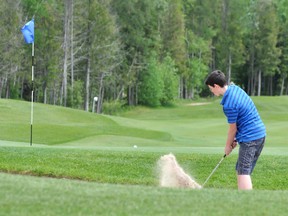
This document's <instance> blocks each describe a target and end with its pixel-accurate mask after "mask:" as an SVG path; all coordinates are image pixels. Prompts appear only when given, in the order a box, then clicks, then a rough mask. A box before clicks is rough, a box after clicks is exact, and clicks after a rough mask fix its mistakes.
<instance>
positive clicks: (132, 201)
mask: <svg viewBox="0 0 288 216" xmlns="http://www.w3.org/2000/svg"><path fill="white" fill-rule="evenodd" d="M0 188H1V190H0V197H1V199H0V206H1V215H13V216H23V215H29V216H34V215H35V216H46V215H69V216H74V215H77V216H78V215H85V216H86V215H109V216H110V215H117V216H118V215H165V216H166V215H169V216H170V215H171V216H174V215H177V216H178V215H179V216H182V215H183V216H184V215H221V216H222V215H253V216H254V215H255V216H258V215H259V216H262V215H285V214H286V213H287V197H288V192H287V191H265V190H264V191H258V190H257V191H256V190H255V191H250V192H238V191H237V190H223V189H221V190H220V189H204V190H199V191H197V190H184V189H182V190H180V189H177V190H176V189H163V188H157V187H152V186H139V185H138V186H131V185H130V186H126V185H115V184H99V183H93V182H83V181H74V180H73V181H71V180H67V179H51V178H36V177H31V176H18V175H10V174H1V173H0Z"/></svg>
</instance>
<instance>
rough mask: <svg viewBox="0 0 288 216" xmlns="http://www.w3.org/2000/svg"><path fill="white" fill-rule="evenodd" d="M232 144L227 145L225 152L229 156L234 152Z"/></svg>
mask: <svg viewBox="0 0 288 216" xmlns="http://www.w3.org/2000/svg"><path fill="white" fill-rule="evenodd" d="M232 150H233V149H232V145H226V146H225V154H226V155H227V156H228V155H229V154H230V153H231V152H232Z"/></svg>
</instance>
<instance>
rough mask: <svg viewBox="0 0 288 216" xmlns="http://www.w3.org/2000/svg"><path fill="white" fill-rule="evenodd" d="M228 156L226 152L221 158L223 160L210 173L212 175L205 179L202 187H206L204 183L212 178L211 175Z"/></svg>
mask: <svg viewBox="0 0 288 216" xmlns="http://www.w3.org/2000/svg"><path fill="white" fill-rule="evenodd" d="M225 157H226V154H225V155H224V156H223V157H222V158H221V160H220V161H219V163H218V164H217V165H216V167H215V168H214V169H213V170H212V172H211V173H210V175H209V176H208V178H207V179H206V180H205V182H204V183H203V185H202V187H204V185H205V184H206V183H207V182H208V180H209V179H210V178H211V176H212V175H213V174H214V172H215V171H216V170H217V168H218V167H219V166H220V164H221V163H222V161H223V160H224V158H225Z"/></svg>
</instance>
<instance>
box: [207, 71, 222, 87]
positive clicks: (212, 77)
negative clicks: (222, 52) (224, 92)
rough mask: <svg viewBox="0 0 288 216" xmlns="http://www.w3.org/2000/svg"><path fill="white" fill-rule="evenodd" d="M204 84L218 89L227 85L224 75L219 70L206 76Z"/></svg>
mask: <svg viewBox="0 0 288 216" xmlns="http://www.w3.org/2000/svg"><path fill="white" fill-rule="evenodd" d="M205 84H206V85H209V86H213V87H214V85H215V84H217V85H219V86H220V87H224V86H225V85H226V84H227V81H226V77H225V74H224V73H223V72H221V71H220V70H215V71H213V72H211V73H210V74H209V75H208V77H207V78H206V80H205Z"/></svg>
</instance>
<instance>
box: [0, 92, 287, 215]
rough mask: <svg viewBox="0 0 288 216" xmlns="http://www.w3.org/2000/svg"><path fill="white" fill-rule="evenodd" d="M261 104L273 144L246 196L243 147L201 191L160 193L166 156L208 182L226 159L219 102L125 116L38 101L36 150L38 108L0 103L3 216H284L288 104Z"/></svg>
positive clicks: (265, 100) (267, 100)
mask: <svg viewBox="0 0 288 216" xmlns="http://www.w3.org/2000/svg"><path fill="white" fill-rule="evenodd" d="M253 100H254V101H255V104H256V106H257V108H258V110H259V112H260V114H261V116H262V118H263V121H264V122H265V125H266V128H267V142H266V146H265V148H264V150H263V155H262V156H261V157H260V159H259V163H258V164H257V167H256V169H255V172H254V173H253V176H252V179H253V183H254V189H255V190H254V191H252V192H239V191H238V190H237V186H236V177H235V173H234V169H235V168H234V166H235V161H236V159H237V150H238V149H236V150H235V151H234V152H233V153H232V154H231V155H230V156H229V157H227V158H225V160H224V161H223V162H222V164H221V166H220V167H219V168H218V170H217V171H216V172H215V174H214V175H213V176H212V177H211V179H210V180H209V182H208V183H207V185H205V188H204V189H203V190H200V191H194V190H185V189H164V188H159V187H158V179H157V178H158V176H157V169H156V162H157V160H158V159H159V158H160V156H161V155H164V154H168V153H170V152H172V153H173V154H175V156H176V157H177V160H178V161H179V163H180V165H181V166H182V167H183V168H184V169H185V170H186V171H187V172H188V173H189V174H191V175H192V176H193V177H194V178H195V180H196V181H197V182H198V183H200V184H203V182H204V181H205V179H206V178H207V176H208V175H209V174H210V172H211V171H212V169H213V168H214V167H215V166H216V164H217V163H218V162H219V160H220V158H221V157H222V156H223V151H224V144H223V143H225V139H226V131H227V123H226V119H225V116H224V115H223V113H222V110H221V109H222V108H221V106H220V105H219V100H209V101H207V102H206V103H204V104H203V105H197V106H194V105H193V103H194V102H193V101H191V102H181V103H179V104H177V105H174V106H172V107H167V108H153V109H151V108H146V107H137V108H135V109H132V110H130V111H126V112H123V113H121V114H119V115H117V116H107V115H96V114H92V113H87V112H83V111H78V110H72V109H66V108H63V107H57V106H51V105H44V104H35V107H34V109H35V116H34V125H33V128H34V130H33V145H32V146H30V144H29V138H30V134H29V133H30V130H29V129H30V127H29V126H30V125H29V119H30V104H29V103H27V102H22V101H14V100H3V99H0V131H1V133H0V170H1V173H0V195H1V197H2V199H1V201H0V206H1V213H2V212H3V213H4V215H231V214H236V215H243V214H247V215H285V213H286V211H287V210H288V209H287V205H286V203H287V202H288V196H287V195H288V194H287V193H288V192H287V190H288V183H287V180H286V179H287V173H288V166H287V163H286V161H287V159H288V146H287V140H288V134H287V129H288V128H287V127H288V115H287V111H286V110H287V108H286V107H287V106H288V99H287V97H260V98H253ZM201 102H202V101H201ZM8 110H9V112H8ZM175 201H176V202H175ZM251 202H252V203H254V204H253V206H251V205H250V204H249V203H251ZM224 203H229V205H224ZM239 203H243V205H244V206H245V213H244V212H243V210H242V209H241V206H239V205H238V204H239ZM15 205H17V209H16V208H14V206H15Z"/></svg>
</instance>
